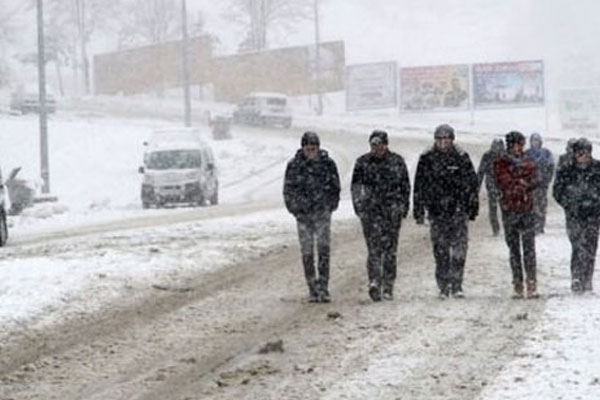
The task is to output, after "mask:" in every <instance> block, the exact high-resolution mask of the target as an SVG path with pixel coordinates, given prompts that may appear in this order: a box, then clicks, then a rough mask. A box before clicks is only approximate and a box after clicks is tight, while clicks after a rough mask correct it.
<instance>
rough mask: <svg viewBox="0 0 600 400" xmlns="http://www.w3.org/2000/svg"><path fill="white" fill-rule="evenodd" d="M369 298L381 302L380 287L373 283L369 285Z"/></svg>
mask: <svg viewBox="0 0 600 400" xmlns="http://www.w3.org/2000/svg"><path fill="white" fill-rule="evenodd" d="M369 297H371V300H373V301H381V285H380V284H379V283H377V282H375V281H373V282H371V283H369Z"/></svg>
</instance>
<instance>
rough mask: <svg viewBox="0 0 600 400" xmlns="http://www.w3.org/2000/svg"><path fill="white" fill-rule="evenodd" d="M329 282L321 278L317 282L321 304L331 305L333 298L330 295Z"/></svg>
mask: <svg viewBox="0 0 600 400" xmlns="http://www.w3.org/2000/svg"><path fill="white" fill-rule="evenodd" d="M327 283H328V282H327V281H326V280H325V279H323V278H319V280H318V282H317V292H318V293H319V302H320V303H330V302H331V296H330V295H329V289H327V286H328V285H327Z"/></svg>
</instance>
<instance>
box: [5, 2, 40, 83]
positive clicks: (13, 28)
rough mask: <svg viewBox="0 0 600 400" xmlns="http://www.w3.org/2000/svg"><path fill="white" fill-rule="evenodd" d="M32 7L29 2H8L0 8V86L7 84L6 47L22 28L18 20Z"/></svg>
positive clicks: (8, 70)
mask: <svg viewBox="0 0 600 400" xmlns="http://www.w3.org/2000/svg"><path fill="white" fill-rule="evenodd" d="M32 7H33V3H30V2H13V3H11V2H8V4H4V3H3V4H2V7H0V86H5V85H6V84H8V82H9V75H10V68H9V64H8V62H7V59H8V46H9V44H11V43H13V42H15V41H16V40H17V39H18V33H19V31H20V29H21V28H22V27H21V26H20V21H19V20H18V18H19V16H21V15H22V14H24V13H25V12H27V10H29V9H31V8H32Z"/></svg>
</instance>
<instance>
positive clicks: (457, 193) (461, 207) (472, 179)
mask: <svg viewBox="0 0 600 400" xmlns="http://www.w3.org/2000/svg"><path fill="white" fill-rule="evenodd" d="M433 137H434V141H435V142H434V145H433V147H431V148H430V149H428V150H426V151H425V152H424V153H423V154H421V156H420V157H419V162H418V164H417V172H416V174H415V190H414V193H413V196H414V197H413V214H414V218H415V221H416V222H417V224H419V225H422V224H424V223H425V211H427V218H428V220H429V222H430V235H431V242H432V244H433V255H434V258H435V279H436V282H437V285H438V288H439V290H440V294H439V296H440V299H445V298H447V297H448V296H450V295H452V296H453V297H455V298H462V297H464V294H463V287H462V284H463V275H464V269H465V262H466V259H467V245H468V233H469V232H468V220H471V221H473V220H475V218H476V217H477V214H478V212H479V197H478V191H479V190H478V189H479V182H478V179H477V173H476V172H475V167H474V166H473V163H472V162H471V158H470V157H469V154H468V153H467V152H465V151H464V150H462V149H461V148H460V147H458V146H457V145H455V144H454V137H455V135H454V128H452V127H451V126H450V125H448V124H443V125H440V126H438V127H437V128H436V129H435V131H434V134H433Z"/></svg>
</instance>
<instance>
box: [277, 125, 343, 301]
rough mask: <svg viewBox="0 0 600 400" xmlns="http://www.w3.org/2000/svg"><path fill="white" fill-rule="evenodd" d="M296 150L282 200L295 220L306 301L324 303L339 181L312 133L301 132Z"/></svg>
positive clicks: (327, 293) (326, 298)
mask: <svg viewBox="0 0 600 400" xmlns="http://www.w3.org/2000/svg"><path fill="white" fill-rule="evenodd" d="M300 146H301V148H300V149H299V150H298V151H297V152H296V155H295V157H294V158H293V159H292V160H290V161H289V162H288V164H287V168H286V171H285V180H284V183H283V198H284V201H285V206H286V208H287V210H288V211H289V212H290V213H291V214H292V215H293V216H294V217H295V218H296V222H297V227H298V237H299V240H300V251H301V253H302V264H303V266H304V276H305V278H306V283H307V285H308V292H309V301H310V302H312V303H316V302H323V303H328V302H329V301H331V298H330V295H329V288H328V284H329V252H330V251H329V250H330V229H331V213H332V212H333V211H334V210H335V209H337V207H338V203H339V201H340V178H339V175H338V171H337V166H336V164H335V162H334V161H333V159H331V158H330V157H329V155H328V154H327V151H325V150H323V149H321V148H320V140H319V136H318V135H317V134H316V133H315V132H310V131H308V132H305V133H304V134H303V135H302V139H301V141H300ZM315 240H316V245H317V254H318V263H317V265H318V273H319V274H318V276H317V275H316V271H315V249H314V247H315Z"/></svg>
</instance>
